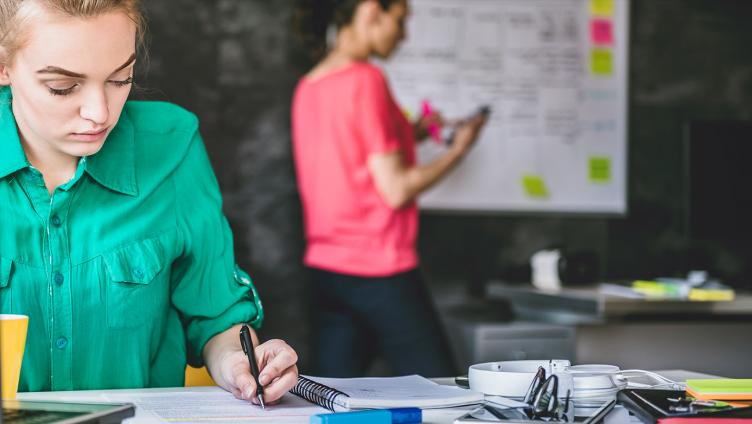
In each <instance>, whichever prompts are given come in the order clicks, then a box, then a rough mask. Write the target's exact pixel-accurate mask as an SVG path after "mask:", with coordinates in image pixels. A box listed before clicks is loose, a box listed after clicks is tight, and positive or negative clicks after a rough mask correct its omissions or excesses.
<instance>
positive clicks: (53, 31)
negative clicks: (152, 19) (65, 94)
mask: <svg viewBox="0 0 752 424" xmlns="http://www.w3.org/2000/svg"><path fill="white" fill-rule="evenodd" d="M29 24H30V25H29V27H28V30H29V32H28V34H27V38H26V42H25V43H24V45H23V47H21V49H20V50H19V52H18V55H19V57H23V59H24V61H25V62H26V63H28V64H29V65H31V66H35V67H42V68H43V67H47V66H56V67H61V68H65V69H69V70H71V71H75V72H77V73H82V74H87V75H88V74H91V75H97V74H103V73H105V75H106V73H107V72H112V71H113V70H114V69H116V68H117V67H118V66H120V65H122V64H123V61H124V60H126V59H128V58H129V57H130V56H131V55H132V54H133V52H134V50H135V45H136V25H135V24H134V23H133V21H132V20H131V19H130V18H129V17H128V15H127V14H125V13H121V12H111V13H106V14H102V15H98V16H93V17H85V18H81V17H70V16H60V15H59V14H55V13H43V14H40V15H38V16H37V17H35V18H34V19H32V20H31V21H30V22H29Z"/></svg>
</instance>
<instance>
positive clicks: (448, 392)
mask: <svg viewBox="0 0 752 424" xmlns="http://www.w3.org/2000/svg"><path fill="white" fill-rule="evenodd" d="M306 377H307V378H310V379H311V380H314V381H316V382H318V383H320V384H323V385H326V386H329V387H331V388H334V389H337V390H339V391H341V392H344V393H347V394H348V395H350V397H349V398H344V399H340V398H342V396H339V397H338V398H337V399H336V402H337V403H339V404H341V405H342V406H344V407H346V408H350V409H363V408H398V407H408V406H414V407H417V408H443V407H449V406H458V405H469V404H473V403H480V402H482V401H483V395H482V394H481V393H478V392H474V391H471V390H467V389H462V388H460V387H453V386H443V385H440V384H437V383H434V382H433V381H430V380H428V379H426V378H424V377H421V376H419V375H410V376H405V377H376V378H323V377H308V376H306Z"/></svg>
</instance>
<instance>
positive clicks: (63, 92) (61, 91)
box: [47, 76, 133, 96]
mask: <svg viewBox="0 0 752 424" xmlns="http://www.w3.org/2000/svg"><path fill="white" fill-rule="evenodd" d="M107 82H108V83H109V84H112V85H114V86H115V87H124V86H126V85H130V84H133V76H129V77H128V78H126V79H124V80H109V81H107ZM79 85H80V84H78V83H76V84H73V85H71V86H70V87H67V88H53V87H50V86H48V87H47V90H49V92H50V94H52V95H53V96H67V95H69V94H71V93H73V91H74V90H75V89H76V88H77V87H78V86H79Z"/></svg>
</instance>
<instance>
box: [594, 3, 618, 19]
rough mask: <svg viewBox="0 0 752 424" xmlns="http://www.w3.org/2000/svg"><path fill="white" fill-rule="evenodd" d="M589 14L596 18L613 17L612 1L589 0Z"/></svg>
mask: <svg viewBox="0 0 752 424" xmlns="http://www.w3.org/2000/svg"><path fill="white" fill-rule="evenodd" d="M590 13H591V14H593V15H596V16H614V0H590Z"/></svg>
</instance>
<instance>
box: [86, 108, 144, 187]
mask: <svg viewBox="0 0 752 424" xmlns="http://www.w3.org/2000/svg"><path fill="white" fill-rule="evenodd" d="M135 134H136V132H135V129H134V128H133V122H132V121H131V119H130V116H129V115H128V110H127V108H124V109H123V113H122V114H121V115H120V119H119V120H118V123H117V125H115V128H113V129H112V131H111V132H110V134H109V135H108V136H107V140H106V141H105V142H104V146H102V149H101V150H100V151H99V152H97V154H95V155H93V156H90V157H89V158H88V159H87V163H86V172H87V173H88V174H89V175H91V177H92V178H94V180H96V181H97V182H98V183H99V184H101V185H103V186H105V187H107V188H109V189H110V190H114V191H117V192H120V193H123V194H127V195H130V196H137V195H138V184H137V182H136V142H135Z"/></svg>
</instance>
